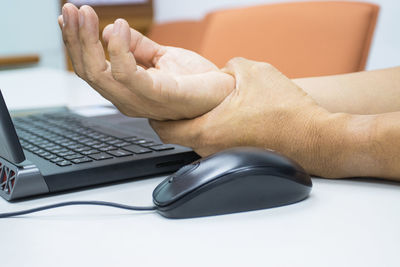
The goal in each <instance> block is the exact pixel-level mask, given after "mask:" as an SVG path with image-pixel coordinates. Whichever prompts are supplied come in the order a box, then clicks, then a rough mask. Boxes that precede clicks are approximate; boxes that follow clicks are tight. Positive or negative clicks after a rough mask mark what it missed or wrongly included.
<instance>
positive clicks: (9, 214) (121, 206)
mask: <svg viewBox="0 0 400 267" xmlns="http://www.w3.org/2000/svg"><path fill="white" fill-rule="evenodd" d="M74 205H95V206H107V207H113V208H119V209H125V210H135V211H147V210H156V209H157V207H156V206H149V207H137V206H129V205H124V204H119V203H114V202H106V201H67V202H60V203H56V204H51V205H46V206H41V207H37V208H33V209H27V210H20V211H15V212H7V213H0V218H9V217H15V216H19V215H25V214H29V213H34V212H38V211H42V210H48V209H54V208H60V207H65V206H74Z"/></svg>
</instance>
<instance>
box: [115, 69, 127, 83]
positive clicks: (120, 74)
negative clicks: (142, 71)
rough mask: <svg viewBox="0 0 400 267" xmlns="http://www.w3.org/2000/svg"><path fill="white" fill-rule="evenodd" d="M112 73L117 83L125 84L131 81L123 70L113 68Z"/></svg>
mask: <svg viewBox="0 0 400 267" xmlns="http://www.w3.org/2000/svg"><path fill="white" fill-rule="evenodd" d="M111 73H112V76H113V78H114V79H115V80H117V81H121V82H125V81H127V80H128V79H129V75H128V74H127V73H126V72H125V71H123V70H121V69H115V68H111Z"/></svg>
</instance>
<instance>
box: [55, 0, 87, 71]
mask: <svg viewBox="0 0 400 267" xmlns="http://www.w3.org/2000/svg"><path fill="white" fill-rule="evenodd" d="M59 23H60V26H62V36H63V40H64V43H65V47H66V48H67V52H68V55H69V57H70V58H71V62H72V66H73V67H74V70H75V72H76V73H77V74H78V75H79V76H80V75H82V74H83V63H82V52H81V47H80V42H79V26H78V25H79V23H78V9H77V8H76V7H75V6H74V5H72V4H68V3H67V4H65V5H64V6H63V8H62V18H61V19H60V18H59Z"/></svg>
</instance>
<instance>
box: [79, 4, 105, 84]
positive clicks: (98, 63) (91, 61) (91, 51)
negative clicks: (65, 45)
mask: <svg viewBox="0 0 400 267" xmlns="http://www.w3.org/2000/svg"><path fill="white" fill-rule="evenodd" d="M98 36H99V19H98V17H97V15H96V13H95V12H94V10H93V9H92V8H91V7H89V6H82V7H81V8H80V9H79V40H80V44H81V50H82V62H83V64H84V65H85V76H86V78H87V79H88V80H89V81H90V82H93V83H96V80H97V79H98V78H100V77H99V75H98V74H99V73H101V72H104V71H106V70H107V67H108V65H107V62H106V58H105V55H104V50H103V46H102V44H101V42H100V40H99V37H98Z"/></svg>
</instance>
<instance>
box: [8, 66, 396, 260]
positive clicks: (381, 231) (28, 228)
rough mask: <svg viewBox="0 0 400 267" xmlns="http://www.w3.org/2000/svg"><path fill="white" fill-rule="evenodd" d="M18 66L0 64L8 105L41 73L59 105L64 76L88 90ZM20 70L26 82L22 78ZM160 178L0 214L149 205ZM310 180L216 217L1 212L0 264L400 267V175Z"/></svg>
mask: <svg viewBox="0 0 400 267" xmlns="http://www.w3.org/2000/svg"><path fill="white" fill-rule="evenodd" d="M24 72H25V73H23V72H20V73H18V75H17V72H9V73H7V72H0V87H2V88H3V92H4V94H5V98H6V101H7V102H9V104H10V105H11V106H12V107H21V106H22V102H20V100H19V99H20V98H21V99H22V96H21V94H19V93H17V89H19V88H18V86H14V84H16V85H19V84H23V85H26V86H27V87H24V90H28V91H29V90H32V91H36V89H37V88H43V84H42V83H41V82H39V83H38V81H41V79H43V75H44V76H45V79H44V80H47V81H48V84H52V85H51V86H49V88H50V89H51V90H59V91H58V92H63V93H64V95H62V94H61V93H60V94H56V93H54V94H52V97H53V96H54V97H55V99H56V100H57V103H56V104H68V103H69V101H71V99H73V98H71V97H70V98H68V96H69V94H68V92H65V91H63V90H65V89H66V88H67V87H66V85H68V84H79V90H81V91H80V95H84V96H85V97H91V96H93V95H95V94H91V93H87V92H86V91H85V90H87V86H86V85H85V84H84V83H81V82H80V81H79V80H77V79H76V78H75V77H74V76H72V75H69V74H65V73H63V72H57V71H50V70H42V71H24ZM9 74H10V75H9ZM53 75H54V77H53ZM24 77H32V80H31V81H30V82H29V83H28V82H27V83H26V84H25V83H24V82H23V81H24V80H25V78H24ZM41 77H42V78H41ZM6 78H7V79H6ZM53 79H54V80H53ZM5 80H7V82H6V83H4V81H5ZM56 81H57V82H56ZM61 81H64V82H65V84H62V83H61ZM28 85H29V86H28ZM46 86H47V85H46ZM49 88H47V89H49ZM47 89H46V90H47ZM50 89H49V90H50ZM76 89H78V88H75V89H74V90H76ZM68 90H70V89H69V88H68ZM38 92H39V90H38ZM17 96H18V97H17ZM63 97H65V98H63ZM51 100H52V99H50V98H46V99H45V100H44V102H45V103H46V104H49V103H50V101H51ZM46 101H47V102H46ZM86 101H87V102H86ZM96 101H100V102H101V101H102V100H99V99H88V98H82V99H79V102H80V103H81V104H85V103H95V102H96ZM75 102H76V100H75ZM25 103H28V102H25ZM37 104H39V103H37ZM162 179H163V177H158V178H153V179H148V180H142V181H135V182H129V183H123V184H117V185H112V186H107V187H98V188H94V189H90V190H84V191H78V192H72V193H68V194H62V195H56V196H50V197H45V198H37V199H34V200H29V201H23V202H18V203H8V202H6V201H4V200H3V199H0V212H7V211H16V210H19V209H25V208H30V207H35V206H38V205H43V204H50V203H55V202H59V201H66V200H106V201H115V202H121V203H127V204H132V205H150V204H151V193H152V191H153V189H154V187H155V186H156V185H157V184H158V183H159V182H160V181H161V180H162ZM313 182H314V187H313V190H312V193H311V196H310V197H309V198H308V199H307V200H305V201H303V202H300V203H298V204H295V205H290V206H286V207H281V208H275V209H268V210H260V211H254V212H246V213H239V214H232V215H224V216H216V217H205V218H198V219H185V220H170V219H165V218H163V217H161V216H160V215H158V214H157V213H155V212H142V213H140V212H127V211H123V210H116V209H111V208H107V207H88V206H82V207H66V208H60V209H56V210H50V211H44V212H41V213H37V214H33V215H29V216H24V217H23V218H22V217H20V218H11V219H0V254H1V261H0V266H4V267H14V266H15V267H21V266H30V267H33V266H38V267H39V266H40V267H45V266H68V267H71V266H96V267H101V266H120V267H122V266H204V267H207V266H290V267H292V266H307V267H310V266H319V267H321V266H335V267H338V266H362V267H368V266H374V267H376V266H379V267H383V266H385V267H386V266H393V267H398V266H400V257H399V253H400V184H399V183H389V182H382V181H374V180H369V181H368V180H363V181H357V180H324V179H313Z"/></svg>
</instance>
